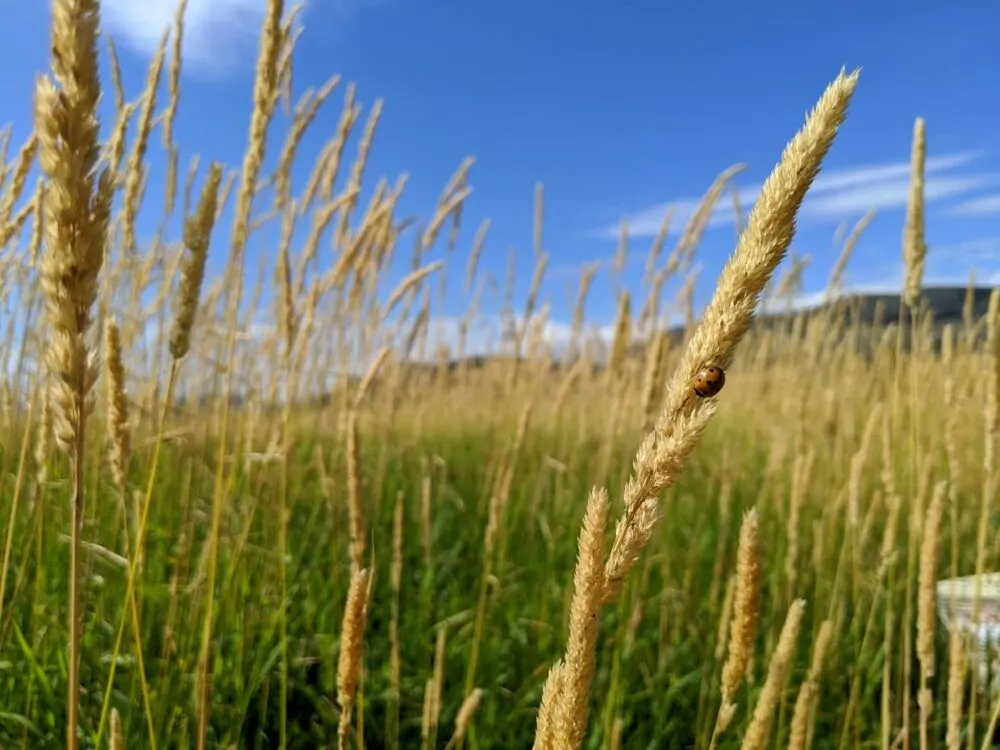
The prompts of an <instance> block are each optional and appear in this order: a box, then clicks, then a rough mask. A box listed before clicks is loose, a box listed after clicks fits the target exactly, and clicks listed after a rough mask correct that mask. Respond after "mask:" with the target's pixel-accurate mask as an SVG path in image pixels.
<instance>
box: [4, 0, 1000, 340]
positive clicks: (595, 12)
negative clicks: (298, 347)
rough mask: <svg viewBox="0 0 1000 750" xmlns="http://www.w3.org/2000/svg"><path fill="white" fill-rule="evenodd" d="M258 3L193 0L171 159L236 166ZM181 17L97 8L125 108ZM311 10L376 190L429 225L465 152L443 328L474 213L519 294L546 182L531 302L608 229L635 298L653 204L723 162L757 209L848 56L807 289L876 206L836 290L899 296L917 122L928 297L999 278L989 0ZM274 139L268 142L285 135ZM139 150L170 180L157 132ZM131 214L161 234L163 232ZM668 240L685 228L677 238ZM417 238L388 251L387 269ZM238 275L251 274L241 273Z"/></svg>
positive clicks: (25, 70)
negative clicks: (541, 247) (353, 90)
mask: <svg viewBox="0 0 1000 750" xmlns="http://www.w3.org/2000/svg"><path fill="white" fill-rule="evenodd" d="M263 4H264V3H263V0H189V11H188V30H187V34H188V36H187V44H186V49H185V54H186V60H185V73H184V78H183V81H182V84H183V94H182V101H181V111H180V114H179V120H178V125H177V136H176V137H177V140H178V142H179V143H180V144H181V147H182V163H184V162H186V160H187V159H189V158H190V157H191V156H192V155H194V154H195V153H200V154H201V155H202V157H203V159H208V158H214V159H218V160H221V161H223V162H225V163H227V164H228V165H230V166H233V167H235V166H238V165H239V163H240V156H241V153H242V151H243V146H244V143H245V139H246V130H247V115H248V113H249V110H250V93H251V88H252V77H253V68H254V60H255V55H256V34H257V32H258V30H259V27H260V18H261V14H262V9H263ZM47 8H48V3H46V2H36V3H22V4H19V5H18V6H17V8H16V9H14V10H8V11H7V12H6V16H7V20H8V23H6V24H4V25H3V27H0V65H2V68H3V70H4V71H5V74H4V76H3V78H2V80H0V122H11V123H13V124H14V128H15V130H14V133H15V146H16V144H17V143H19V141H20V139H21V138H23V137H24V136H25V135H26V134H27V132H28V129H29V127H30V111H31V110H30V107H31V91H32V85H33V79H34V76H35V75H36V74H37V73H38V72H40V71H42V70H44V69H45V68H46V67H47V59H46V56H47V49H48V38H47V23H48V10H47ZM173 12H174V2H173V0H167V1H166V2H161V0H105V2H104V13H105V16H104V25H105V28H106V30H107V31H109V32H110V33H111V34H112V35H113V37H114V38H115V40H116V42H117V43H118V46H119V51H120V55H121V59H122V65H123V71H124V76H125V81H126V86H127V88H128V92H127V93H128V95H129V96H131V97H134V96H136V95H137V94H138V93H139V91H140V90H141V88H142V85H143V79H144V78H145V70H146V66H147V65H148V61H149V58H150V55H151V51H152V48H153V47H154V46H155V44H156V42H157V40H158V38H159V36H160V34H161V33H162V30H163V29H164V28H165V26H166V24H168V23H169V21H170V18H171V16H172V15H173ZM12 15H13V16H14V18H12V17H11V16H12ZM303 20H304V24H305V31H304V34H303V35H302V37H301V41H300V44H299V47H298V56H297V63H296V68H295V85H296V91H297V92H298V93H301V92H302V91H303V90H305V88H306V87H308V86H316V87H318V86H319V85H320V84H322V83H323V81H325V79H326V78H327V77H328V76H329V75H331V74H333V73H338V72H339V73H341V74H342V75H343V78H344V81H355V82H356V83H357V87H358V89H357V93H358V100H359V101H360V102H361V103H362V104H363V105H364V108H365V109H364V112H363V113H362V119H363V118H364V117H365V116H366V115H367V111H368V108H369V107H370V105H371V103H372V102H373V101H374V100H375V99H376V98H380V97H381V98H384V99H385V107H384V110H383V115H382V119H381V122H380V125H379V130H378V133H377V135H376V142H375V147H374V149H373V152H372V156H371V159H370V161H369V171H368V173H367V174H368V178H367V183H366V184H367V186H368V187H369V188H370V187H371V186H372V185H374V183H375V180H376V178H377V177H378V176H381V175H385V176H387V177H388V178H389V179H390V180H394V179H395V177H396V176H397V175H399V174H400V173H402V172H407V173H408V174H409V181H408V183H407V188H406V194H405V195H406V197H405V200H404V201H403V202H402V204H401V211H400V213H401V214H404V215H405V214H407V213H411V212H413V213H419V214H420V215H421V216H422V217H424V218H429V215H430V213H431V212H432V211H433V207H434V204H435V202H436V200H437V196H438V193H439V191H440V190H441V188H442V187H443V186H444V185H445V183H446V182H447V180H448V178H449V177H450V175H451V174H452V172H453V171H454V169H455V168H456V167H457V166H458V164H459V163H460V162H461V160H462V159H463V158H464V157H466V156H470V155H471V156H474V157H475V158H476V164H475V166H474V167H473V169H472V173H471V178H470V184H471V186H472V187H473V189H474V192H473V194H472V196H471V198H470V201H469V203H468V204H467V207H466V211H465V215H464V217H463V222H464V229H463V233H462V239H461V244H460V249H459V251H458V252H459V253H460V258H458V259H456V260H457V261H458V262H457V263H456V264H455V267H454V268H453V270H452V271H451V272H450V275H449V286H450V288H452V289H453V290H454V293H453V294H451V295H450V296H449V297H448V298H447V300H446V301H445V303H444V305H443V307H442V308H439V313H441V314H446V315H447V314H457V313H458V312H460V311H461V310H462V309H463V308H464V299H463V297H462V295H461V294H460V293H459V292H460V286H461V284H460V280H461V276H462V274H463V273H464V255H465V252H467V250H468V247H469V245H470V244H471V240H472V236H473V234H474V232H475V230H476V228H477V226H478V224H479V222H480V221H481V220H482V219H483V218H485V217H490V218H491V219H492V228H491V230H490V234H489V238H488V240H487V243H486V251H485V254H484V257H483V262H482V264H481V267H482V268H483V269H488V270H490V271H491V272H492V273H493V275H494V276H496V277H497V278H498V279H499V280H501V281H502V279H503V277H504V268H505V265H506V260H507V252H508V248H509V247H513V248H514V250H515V253H516V258H517V268H518V279H519V281H518V296H517V301H518V303H520V302H523V299H524V295H525V294H526V290H527V287H528V284H529V282H530V278H531V271H532V264H533V254H532V247H531V244H532V241H531V240H532V212H533V208H532V206H533V193H534V185H535V183H536V182H537V181H541V182H543V183H544V184H545V190H546V205H545V209H546V210H545V214H546V215H545V247H546V249H547V250H548V251H549V253H550V273H549V276H548V280H547V282H546V284H545V285H544V286H543V297H545V298H546V299H547V301H548V302H549V303H550V304H551V314H552V317H553V318H554V319H556V320H562V321H565V320H567V319H568V318H569V316H570V312H571V305H572V299H573V297H574V295H575V287H576V283H577V281H578V278H579V271H580V268H581V267H582V265H583V264H585V263H587V262H591V261H594V260H607V259H609V258H610V257H611V256H612V255H613V253H614V250H615V245H616V239H615V236H616V234H617V225H618V223H619V222H620V220H621V218H622V217H629V220H630V227H631V232H632V236H633V242H632V248H633V251H632V256H631V257H632V263H631V264H630V265H629V267H628V268H627V270H626V273H625V276H624V278H623V280H622V282H623V283H624V284H625V285H627V286H628V287H630V288H632V289H633V290H634V296H635V297H638V298H639V299H640V300H641V298H642V290H641V287H640V279H641V276H642V271H643V265H644V256H645V252H646V249H647V247H648V243H649V242H650V240H651V234H653V233H655V230H656V228H657V226H658V225H659V220H660V217H661V215H662V212H663V210H664V207H665V206H666V205H667V204H669V203H672V202H675V203H677V206H678V214H677V216H678V218H679V219H681V218H683V217H684V216H685V211H690V209H691V205H692V202H696V201H697V199H698V198H699V197H700V196H701V195H702V194H703V193H704V191H705V190H706V189H707V188H708V186H709V185H710V184H711V182H712V181H713V179H714V178H715V176H716V175H717V174H718V173H719V172H721V171H722V170H724V169H726V168H727V167H729V166H731V165H733V164H735V163H737V162H745V163H746V164H747V165H748V169H747V170H746V171H745V172H744V173H743V174H741V175H740V176H739V177H738V178H737V179H736V184H737V185H738V186H739V188H740V189H741V191H742V192H741V194H742V196H743V198H744V203H745V209H748V208H749V206H750V203H751V201H752V198H753V195H754V190H755V188H756V186H757V185H759V184H760V182H761V181H762V180H763V179H764V177H765V176H766V175H767V173H768V171H769V170H770V168H771V167H772V166H773V164H774V162H775V161H776V159H777V158H778V156H779V154H780V152H781V149H782V147H783V146H784V144H785V143H786V141H787V140H788V139H789V138H790V137H791V136H792V135H793V134H794V132H795V131H796V130H797V129H798V128H799V127H800V125H801V123H802V121H803V115H804V113H805V112H806V110H807V109H808V108H810V107H811V106H812V105H813V104H814V102H815V101H816V99H817V98H818V97H819V95H820V93H821V92H822V91H823V89H824V87H825V86H826V85H827V83H828V82H829V81H830V80H831V79H832V78H833V77H834V76H835V75H836V74H837V72H838V71H839V70H840V68H841V67H842V66H846V67H848V68H849V69H850V68H853V67H856V66H861V67H862V68H863V72H862V76H861V82H860V85H859V88H858V90H857V94H856V96H855V98H854V101H853V105H852V108H851V113H850V115H849V117H848V120H847V123H846V125H845V127H844V128H843V129H842V131H841V134H840V136H839V138H838V140H837V142H836V143H835V145H834V149H833V151H832V152H831V154H830V156H829V158H828V160H827V162H826V170H825V172H824V175H825V176H824V177H823V178H821V179H822V181H821V182H820V183H819V184H817V186H816V190H815V191H814V193H813V194H812V195H811V196H810V198H809V199H807V204H806V206H805V208H804V210H803V213H802V216H801V222H800V231H799V234H798V236H797V238H796V241H795V244H794V246H793V248H794V249H795V250H796V251H797V252H799V253H808V254H810V255H811V257H812V259H813V262H812V265H811V267H810V268H809V270H808V271H807V273H806V276H805V287H806V288H805V291H806V292H807V293H809V292H817V291H819V290H821V289H822V288H823V287H824V286H825V284H826V280H827V277H828V275H829V272H830V269H831V267H832V264H833V262H834V260H835V258H836V256H837V254H838V252H839V250H838V248H837V247H836V246H835V245H834V241H833V238H834V233H835V230H836V228H837V226H838V225H839V224H840V223H842V222H844V221H850V222H852V223H853V222H854V221H856V220H857V219H859V218H860V217H861V216H862V215H863V214H864V213H865V211H867V210H868V209H870V208H871V209H876V210H877V211H878V212H879V213H878V216H877V217H876V219H875V221H874V222H873V224H872V225H871V227H870V228H869V230H868V232H867V234H866V236H865V238H864V240H863V241H862V242H861V244H860V246H859V247H858V249H857V251H856V253H855V256H854V259H853V261H852V262H851V265H850V267H849V269H848V273H847V281H848V284H849V285H850V286H853V287H869V288H871V287H877V288H887V287H896V288H898V285H899V278H900V275H901V260H900V257H901V250H900V241H901V240H900V238H901V234H902V219H903V212H904V204H905V196H906V184H907V161H908V159H909V151H910V139H911V134H912V129H913V120H914V117H916V116H923V117H925V118H926V120H927V133H928V155H929V159H928V180H927V200H928V210H927V239H928V243H929V245H930V256H929V258H928V263H927V277H926V281H927V283H952V284H964V283H965V280H966V278H967V277H968V274H969V271H970V269H972V268H975V269H977V275H978V277H979V278H980V279H982V280H984V281H987V280H996V279H1000V153H998V149H997V146H998V143H997V137H996V133H997V123H998V122H1000V96H998V95H997V93H996V80H995V74H996V71H997V70H1000V46H998V45H997V44H996V29H997V28H1000V5H997V4H995V3H992V4H991V3H964V4H938V3H923V4H919V3H918V4H913V3H906V4H904V3H902V2H896V1H889V0H883V2H879V3H866V4H864V5H862V4H861V3H859V2H854V1H851V2H847V1H842V2H839V3H837V4H835V5H832V6H830V5H826V6H822V7H821V6H816V5H814V4H808V3H806V4H803V3H792V2H788V1H787V0H780V1H775V2H769V3H754V4H749V3H737V2H732V1H731V0H728V1H727V2H715V3H691V4H687V5H685V6H682V5H680V4H668V3H662V2H652V1H651V0H641V1H640V0H636V1H635V2H631V3H628V4H625V3H612V2H608V1H605V2H596V1H595V0H581V1H578V2H575V3H570V2H566V1H565V0H563V1H561V2H557V1H555V0H550V1H549V2H541V3H527V2H523V1H522V0H513V1H512V2H507V3H469V2H458V0H437V1H436V2H430V0H309V2H308V3H307V5H306V9H305V13H304V15H303ZM342 98H343V84H341V86H340V88H339V90H338V91H337V92H336V93H335V94H334V95H333V97H332V99H331V100H330V101H329V102H328V104H327V107H326V108H325V110H324V111H323V112H322V113H321V115H320V117H319V118H318V119H317V121H316V123H315V124H314V126H313V128H312V130H311V134H310V136H309V137H308V138H307V139H306V141H305V142H304V144H303V146H302V148H301V149H300V158H301V160H302V166H301V167H300V170H301V171H300V173H299V174H298V175H297V176H298V178H299V179H300V180H301V179H304V174H305V173H306V172H308V166H309V165H308V161H309V157H310V156H311V155H313V154H316V153H318V151H319V149H320V147H321V145H322V143H323V142H324V141H325V140H326V139H328V138H329V137H331V136H332V135H333V133H334V130H335V127H336V122H337V119H338V117H339V113H340V104H341V101H342ZM276 127H277V128H278V129H279V133H278V137H276V138H275V139H274V140H273V141H272V143H274V147H273V148H274V149H275V150H276V149H277V148H278V147H279V146H280V135H281V134H280V129H282V128H283V127H284V121H283V120H282V121H281V122H280V123H279V124H278V125H277V126H276ZM358 130H360V128H358ZM353 153H354V145H353V143H352V144H351V145H349V147H348V151H347V154H348V155H349V156H353ZM150 160H151V162H152V164H153V166H154V169H155V170H156V171H157V173H158V174H162V173H163V172H162V164H163V153H162V148H161V146H160V138H159V133H157V134H155V135H154V139H153V144H152V147H151V149H150ZM203 163H204V162H203ZM161 182H162V178H160V179H158V178H157V177H156V176H154V177H153V178H152V179H151V180H150V188H149V192H148V194H147V203H149V204H152V205H154V206H159V205H162V202H161V197H160V188H159V185H160V183H161ZM144 221H147V222H148V223H147V224H146V225H145V226H144V227H143V229H144V231H147V232H150V233H151V232H152V231H153V227H155V222H154V220H153V219H145V218H144ZM681 226H682V221H680V220H675V222H674V234H673V235H672V237H671V241H672V240H675V239H676V232H678V231H679V230H680V229H681ZM226 229H227V230H228V227H226ZM733 244H734V227H733V223H732V213H731V208H730V202H729V199H728V197H727V198H725V199H724V200H723V201H722V205H721V208H720V211H719V212H718V213H717V216H716V217H715V220H714V221H713V225H712V227H711V229H710V230H709V232H708V233H707V235H706V237H705V239H704V241H703V243H702V246H701V248H700V249H699V252H698V257H697V262H698V263H699V264H700V266H701V268H702V272H701V276H700V278H699V283H698V286H697V295H696V299H697V301H698V303H699V304H701V303H704V302H705V301H707V299H708V297H709V295H710V294H711V291H712V288H713V285H714V281H715V278H716V275H717V273H718V271H719V269H720V268H721V266H722V263H723V262H724V260H725V258H726V257H727V255H728V253H729V252H730V251H731V250H732V247H733ZM224 245H225V243H224V242H220V243H219V248H218V250H217V253H218V255H217V256H216V258H215V260H216V262H218V259H219V256H222V255H224V253H225V251H226V250H225V246H224ZM669 245H670V243H668V248H669ZM409 247H410V244H409V242H405V243H404V244H403V245H402V246H401V247H400V251H399V255H400V263H399V264H398V265H399V268H398V269H395V273H396V274H397V275H398V274H401V273H402V272H403V267H404V266H405V265H406V263H408V259H409ZM254 250H255V252H267V247H266V245H265V246H260V243H258V246H256V247H255V248H254ZM248 267H249V268H250V269H255V268H256V261H255V259H253V260H251V261H250V264H249V266H248ZM498 305H499V300H493V301H492V302H491V301H487V302H486V303H484V306H485V307H486V308H487V309H489V308H490V307H493V308H494V309H496V307H497V306H498ZM614 308H615V301H614V293H613V285H612V283H610V281H609V280H608V279H607V278H604V279H602V280H601V281H600V282H599V283H597V284H596V285H595V286H594V291H593V295H592V301H591V303H590V305H589V308H588V317H589V319H591V320H592V321H594V322H607V321H608V320H609V319H610V318H612V317H613V314H614Z"/></svg>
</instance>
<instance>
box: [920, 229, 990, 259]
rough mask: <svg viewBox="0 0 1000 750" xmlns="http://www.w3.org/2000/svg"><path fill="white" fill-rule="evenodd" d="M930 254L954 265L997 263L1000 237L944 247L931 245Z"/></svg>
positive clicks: (949, 244) (965, 241)
mask: <svg viewBox="0 0 1000 750" xmlns="http://www.w3.org/2000/svg"><path fill="white" fill-rule="evenodd" d="M928 254H929V255H930V257H932V258H940V259H941V260H942V261H947V262H951V263H954V262H956V261H962V262H969V263H971V262H975V261H986V262H991V261H993V262H995V261H997V260H1000V236H997V237H980V238H978V239H974V240H963V241H962V242H951V243H948V244H944V245H933V244H932V245H930V247H929V248H928Z"/></svg>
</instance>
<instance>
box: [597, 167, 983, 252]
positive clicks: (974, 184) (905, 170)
mask: <svg viewBox="0 0 1000 750" xmlns="http://www.w3.org/2000/svg"><path fill="white" fill-rule="evenodd" d="M979 156H980V154H979V153H978V152H973V151H965V152H958V153H954V154H944V155H942V156H934V157H929V158H928V159H927V162H926V164H925V172H926V179H925V183H924V190H925V197H926V200H927V202H934V201H940V200H944V199H947V198H954V197H957V196H961V195H964V194H967V193H970V192H972V191H974V190H976V189H978V188H982V187H984V186H987V185H991V184H996V183H998V182H1000V175H993V174H988V175H987V174H955V170H956V169H957V168H959V167H963V166H965V165H967V164H969V163H971V162H973V161H974V160H975V159H976V158H978V157H979ZM909 173H910V164H909V162H906V161H899V162H886V163H882V164H865V165H858V166H855V167H848V168H843V169H831V170H826V171H824V172H822V173H821V174H820V175H819V176H818V177H817V178H816V181H815V182H814V183H813V186H812V188H811V189H810V191H809V194H808V195H807V196H806V199H805V202H804V203H803V206H802V212H801V215H802V217H803V218H805V219H813V220H816V221H839V220H841V219H844V218H848V217H851V216H860V215H861V214H863V213H865V212H866V211H869V210H871V209H875V210H887V209H894V208H899V207H902V206H905V205H906V200H907V193H908V191H909ZM760 187H761V186H760V185H759V184H757V185H751V186H745V187H741V188H739V190H738V195H739V199H740V204H741V206H742V207H743V210H744V211H746V210H748V209H749V208H750V207H751V206H752V204H753V203H754V201H756V200H757V196H758V195H759V193H760ZM995 198H996V199H997V200H998V202H1000V196H996V197H995ZM700 202H701V196H695V197H684V198H678V199H676V200H673V201H669V202H667V203H662V204H658V205H656V206H651V207H649V208H646V209H643V210H641V211H638V212H636V213H634V214H631V215H630V216H627V217H626V219H627V221H628V228H629V235H630V236H632V237H650V236H654V235H655V234H656V233H657V232H658V231H659V229H660V224H661V222H662V220H663V215H664V213H665V212H666V211H667V209H668V208H671V207H673V210H674V221H673V226H672V228H671V229H672V231H673V232H675V233H676V232H679V231H681V229H682V228H683V226H684V224H685V223H686V222H687V221H688V219H690V218H691V216H692V215H693V214H694V212H695V211H696V210H697V208H698V205H699V204H700ZM994 210H1000V207H998V208H997V209H994ZM983 211H984V210H983ZM732 221H733V210H732V204H731V201H730V200H729V199H728V198H725V197H724V198H723V199H722V200H720V201H719V202H718V204H717V205H716V208H715V211H714V212H713V213H712V218H711V220H710V221H709V225H710V226H718V225H720V224H731V223H732ZM619 232H620V227H619V225H618V224H615V225H614V226H608V227H603V228H601V229H600V230H599V234H601V235H602V236H606V237H608V238H612V237H614V238H616V237H618V235H619Z"/></svg>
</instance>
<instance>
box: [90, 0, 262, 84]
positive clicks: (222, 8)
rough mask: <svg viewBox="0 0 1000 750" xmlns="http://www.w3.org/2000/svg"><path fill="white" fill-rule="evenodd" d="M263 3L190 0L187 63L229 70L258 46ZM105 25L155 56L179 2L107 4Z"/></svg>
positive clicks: (137, 48) (186, 21) (158, 0)
mask: <svg viewBox="0 0 1000 750" xmlns="http://www.w3.org/2000/svg"><path fill="white" fill-rule="evenodd" d="M266 7H267V4H266V2H264V0H188V6H187V12H186V13H185V16H184V49H183V56H184V63H185V65H195V66H198V67H201V68H208V69H214V70H216V71H218V70H220V69H225V68H228V67H229V66H231V65H232V64H233V63H234V62H235V61H236V60H237V59H239V57H240V55H239V54H238V53H241V52H243V51H244V50H245V49H246V48H247V46H250V47H253V46H255V44H256V39H257V36H258V35H259V33H260V27H261V23H262V21H263V18H264V11H265V9H266ZM102 8H103V11H104V21H105V23H106V25H107V27H108V29H109V30H110V31H111V32H112V33H113V34H114V35H115V36H120V37H121V38H122V39H123V40H124V41H125V42H126V43H127V44H128V45H129V46H130V47H131V48H132V49H133V50H135V51H137V52H140V53H142V54H146V55H151V54H152V53H153V51H154V50H155V49H156V47H157V45H158V44H159V43H160V39H161V38H162V36H163V33H164V31H166V30H167V29H168V28H171V27H172V25H173V22H174V15H175V14H176V12H177V0H104V2H103V4H102Z"/></svg>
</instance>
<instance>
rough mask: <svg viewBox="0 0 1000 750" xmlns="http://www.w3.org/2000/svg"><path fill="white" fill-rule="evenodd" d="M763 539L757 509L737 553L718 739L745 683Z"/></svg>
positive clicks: (757, 615)
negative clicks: (740, 685) (737, 691)
mask: <svg viewBox="0 0 1000 750" xmlns="http://www.w3.org/2000/svg"><path fill="white" fill-rule="evenodd" d="M760 589H761V569H760V540H759V533H758V529H757V510H756V509H751V510H750V511H749V512H748V513H747V514H746V515H745V516H744V517H743V524H742V526H741V527H740V541H739V546H738V548H737V552H736V588H735V591H734V593H733V602H732V619H731V620H730V623H729V647H728V649H727V651H726V662H725V664H724V665H723V667H722V682H721V685H720V691H721V694H722V703H721V705H720V706H719V715H718V717H717V718H716V727H715V730H714V731H713V733H712V734H713V742H712V744H713V746H714V744H715V739H716V738H717V737H718V735H719V734H721V733H722V732H724V731H725V730H726V729H727V728H728V726H729V723H730V722H731V721H732V718H733V714H734V713H735V711H736V688H738V687H739V684H740V682H742V681H743V678H744V676H745V675H746V674H747V670H748V668H749V665H750V657H751V656H752V654H753V649H754V642H755V640H756V638H757V624H758V621H759V620H760Z"/></svg>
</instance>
